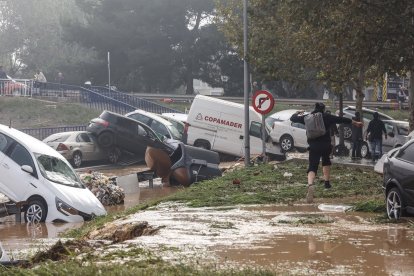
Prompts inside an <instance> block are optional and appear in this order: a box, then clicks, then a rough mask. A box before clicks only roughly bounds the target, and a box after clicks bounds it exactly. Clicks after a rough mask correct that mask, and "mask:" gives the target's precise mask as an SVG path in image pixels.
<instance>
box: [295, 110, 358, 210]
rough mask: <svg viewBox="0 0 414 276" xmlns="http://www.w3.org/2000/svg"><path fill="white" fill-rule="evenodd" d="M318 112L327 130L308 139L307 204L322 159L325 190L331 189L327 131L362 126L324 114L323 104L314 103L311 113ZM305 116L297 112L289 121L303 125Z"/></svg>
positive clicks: (328, 134)
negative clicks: (333, 128)
mask: <svg viewBox="0 0 414 276" xmlns="http://www.w3.org/2000/svg"><path fill="white" fill-rule="evenodd" d="M317 112H320V113H322V114H323V122H324V124H325V129H326V130H328V131H326V133H325V134H324V135H322V136H320V137H317V138H313V139H310V138H308V144H309V168H308V171H307V173H308V193H307V195H306V200H307V202H308V203H312V202H313V194H314V191H315V187H314V180H315V177H316V173H317V172H318V167H319V161H320V159H321V158H322V171H323V177H324V180H325V188H326V189H329V188H331V184H330V169H331V160H330V158H329V155H330V153H331V150H332V145H331V136H330V132H329V129H330V127H331V126H332V125H333V124H351V123H352V124H356V125H362V123H361V122H356V121H353V120H351V119H349V118H344V117H338V116H334V115H331V114H326V113H325V105H324V104H323V103H316V104H315V110H314V111H312V113H317ZM304 119H305V116H304V114H303V111H298V112H296V113H295V114H293V115H292V117H291V118H290V120H291V121H292V122H294V123H302V124H305V120H304Z"/></svg>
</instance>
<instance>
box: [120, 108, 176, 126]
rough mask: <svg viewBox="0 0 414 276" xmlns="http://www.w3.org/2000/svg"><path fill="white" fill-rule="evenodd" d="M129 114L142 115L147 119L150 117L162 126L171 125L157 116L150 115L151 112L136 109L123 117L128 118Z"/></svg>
mask: <svg viewBox="0 0 414 276" xmlns="http://www.w3.org/2000/svg"><path fill="white" fill-rule="evenodd" d="M131 114H142V115H145V116H147V117H150V118H151V119H153V120H156V121H158V122H160V123H162V124H164V125H172V123H171V122H169V121H167V120H166V119H164V118H162V117H160V116H158V115H157V114H155V113H151V112H147V111H145V110H142V109H137V110H135V111H132V112H129V113H127V114H125V116H129V115H131Z"/></svg>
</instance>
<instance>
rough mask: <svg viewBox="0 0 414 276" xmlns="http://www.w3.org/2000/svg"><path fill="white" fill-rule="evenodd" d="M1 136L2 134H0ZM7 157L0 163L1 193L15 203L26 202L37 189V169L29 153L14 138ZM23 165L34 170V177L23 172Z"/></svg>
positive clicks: (7, 150) (6, 154)
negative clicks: (32, 191)
mask: <svg viewBox="0 0 414 276" xmlns="http://www.w3.org/2000/svg"><path fill="white" fill-rule="evenodd" d="M0 135H1V134H0ZM9 139H11V140H12V142H11V144H10V145H9V146H8V147H7V149H6V152H5V155H4V156H3V158H2V160H1V161H0V179H1V180H0V191H1V192H2V193H4V194H5V195H6V196H7V197H9V198H10V199H11V200H13V201H15V202H19V201H24V200H26V198H27V194H28V193H29V191H30V190H31V189H30V188H31V186H33V187H37V186H36V184H35V183H34V182H35V179H34V178H37V175H36V167H35V165H34V162H33V158H32V156H31V154H30V153H29V151H28V150H27V149H26V148H25V147H24V146H23V145H21V144H20V143H18V142H16V141H14V140H13V139H12V138H10V137H9ZM23 165H29V166H30V167H32V168H33V171H34V176H33V175H31V174H29V173H27V172H24V171H23V170H22V166H23Z"/></svg>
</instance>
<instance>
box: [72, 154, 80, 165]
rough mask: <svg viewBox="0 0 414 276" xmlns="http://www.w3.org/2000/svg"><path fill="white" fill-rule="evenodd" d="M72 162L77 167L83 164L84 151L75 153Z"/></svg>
mask: <svg viewBox="0 0 414 276" xmlns="http://www.w3.org/2000/svg"><path fill="white" fill-rule="evenodd" d="M72 164H73V166H74V167H75V168H79V167H80V166H81V165H82V153H81V152H80V151H75V152H74V153H73V156H72Z"/></svg>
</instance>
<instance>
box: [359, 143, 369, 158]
mask: <svg viewBox="0 0 414 276" xmlns="http://www.w3.org/2000/svg"><path fill="white" fill-rule="evenodd" d="M361 157H362V158H369V157H370V153H369V146H368V143H367V142H363V143H362V145H361Z"/></svg>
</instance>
